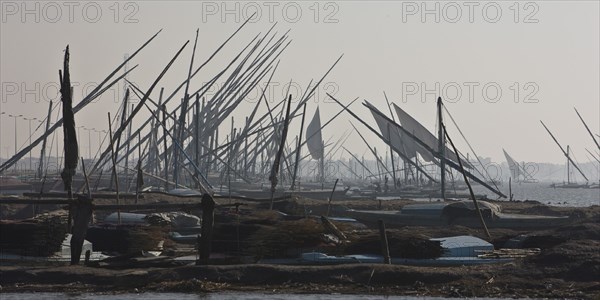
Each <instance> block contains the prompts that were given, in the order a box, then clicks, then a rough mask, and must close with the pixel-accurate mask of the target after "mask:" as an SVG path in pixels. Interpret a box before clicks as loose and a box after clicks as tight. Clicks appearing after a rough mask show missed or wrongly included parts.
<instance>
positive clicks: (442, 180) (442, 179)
mask: <svg viewBox="0 0 600 300" xmlns="http://www.w3.org/2000/svg"><path fill="white" fill-rule="evenodd" d="M437 108H438V127H439V130H438V152H439V153H440V156H441V157H443V158H445V157H446V153H445V152H446V151H445V149H446V146H445V145H444V144H445V139H444V128H443V119H442V97H438V100H437ZM456 154H457V155H458V152H456ZM458 160H459V161H460V158H459V159H458ZM440 184H441V193H442V199H444V200H446V160H444V159H440Z"/></svg>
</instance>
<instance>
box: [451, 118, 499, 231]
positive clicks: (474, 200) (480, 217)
mask: <svg viewBox="0 0 600 300" xmlns="http://www.w3.org/2000/svg"><path fill="white" fill-rule="evenodd" d="M441 126H442V127H441V128H442V131H443V132H444V135H445V136H446V138H448V142H450V145H451V146H452V149H454V153H458V150H457V149H456V146H454V143H453V142H452V139H451V138H450V135H448V131H446V126H445V125H444V123H442V124H441ZM458 165H459V166H460V171H461V173H462V175H463V178H464V180H465V183H466V184H467V187H468V188H469V194H471V199H473V204H475V209H476V210H477V215H478V216H479V221H480V222H481V226H482V227H483V230H484V231H485V235H487V237H488V238H489V239H490V240H491V239H492V236H491V235H490V232H489V231H488V228H487V225H485V220H484V219H483V215H482V214H481V210H479V202H477V199H476V198H475V193H473V188H472V187H471V183H470V182H469V179H468V178H467V175H466V173H465V169H464V167H463V165H462V159H459V160H458Z"/></svg>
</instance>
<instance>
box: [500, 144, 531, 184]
mask: <svg viewBox="0 0 600 300" xmlns="http://www.w3.org/2000/svg"><path fill="white" fill-rule="evenodd" d="M502 152H504V157H506V162H507V163H508V168H509V169H510V175H511V176H512V178H515V179H518V178H519V175H523V176H525V174H523V172H521V167H520V166H519V163H518V162H517V161H516V160H514V159H513V158H512V157H510V155H508V153H506V150H504V149H502Z"/></svg>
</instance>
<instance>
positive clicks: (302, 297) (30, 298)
mask: <svg viewBox="0 0 600 300" xmlns="http://www.w3.org/2000/svg"><path fill="white" fill-rule="evenodd" d="M17 299H19V300H41V299H43V300H46V299H48V300H50V299H57V300H58V299H61V300H130V299H144V300H167V299H181V300H216V299H219V300H221V299H225V300H228V299H241V300H262V299H282V300H283V299H286V300H288V299H289V300H324V299H336V300H346V299H358V300H375V299H414V300H416V299H463V298H434V297H411V296H376V295H341V294H264V293H239V292H236V293H211V294H179V293H141V294H115V295H109V294H87V293H86V294H63V293H23V294H19V293H7V294H2V300H17ZM471 299H489V300H493V299H499V298H471Z"/></svg>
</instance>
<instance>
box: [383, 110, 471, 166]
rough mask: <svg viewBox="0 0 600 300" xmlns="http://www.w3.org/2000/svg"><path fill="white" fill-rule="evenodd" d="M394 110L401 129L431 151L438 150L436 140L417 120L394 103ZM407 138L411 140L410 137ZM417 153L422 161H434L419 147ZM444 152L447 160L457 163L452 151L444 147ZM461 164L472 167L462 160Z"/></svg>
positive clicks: (427, 152)
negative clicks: (409, 133)
mask: <svg viewBox="0 0 600 300" xmlns="http://www.w3.org/2000/svg"><path fill="white" fill-rule="evenodd" d="M394 109H395V110H396V115H398V120H399V121H400V125H402V127H404V128H405V129H406V130H408V131H409V132H411V133H412V134H413V135H414V136H415V137H417V138H418V139H420V140H421V141H423V142H424V143H425V144H427V146H429V147H430V148H431V149H438V139H437V138H436V137H435V136H434V135H433V134H432V133H431V132H429V130H427V128H425V127H424V126H423V125H421V123H419V122H418V121H417V120H415V119H414V118H413V117H411V116H410V115H409V114H408V113H407V112H405V111H404V110H403V109H402V108H400V107H398V105H396V104H395V103H394ZM407 138H408V139H411V138H410V137H407ZM417 151H418V152H419V154H421V156H422V157H423V159H424V160H426V161H434V160H433V155H431V153H429V151H427V150H425V149H424V148H423V147H419V149H417ZM445 152H446V157H447V158H448V159H450V160H452V161H454V162H457V163H458V156H457V155H456V153H454V151H452V150H450V149H449V148H448V147H446V149H445ZM462 163H463V165H464V166H465V167H467V168H472V167H473V166H472V165H471V164H469V163H468V162H467V161H465V160H464V159H463V160H462Z"/></svg>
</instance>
